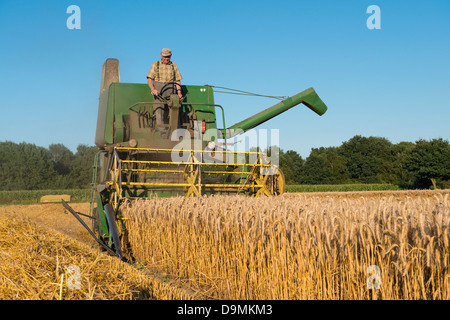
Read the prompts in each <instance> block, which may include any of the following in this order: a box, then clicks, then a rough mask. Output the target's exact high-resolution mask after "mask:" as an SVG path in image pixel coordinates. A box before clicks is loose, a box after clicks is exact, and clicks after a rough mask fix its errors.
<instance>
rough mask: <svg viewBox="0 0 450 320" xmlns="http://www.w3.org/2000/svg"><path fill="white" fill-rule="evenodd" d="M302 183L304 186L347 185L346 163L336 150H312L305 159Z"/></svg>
mask: <svg viewBox="0 0 450 320" xmlns="http://www.w3.org/2000/svg"><path fill="white" fill-rule="evenodd" d="M302 181H303V183H306V184H340V183H348V182H349V178H348V169H347V166H346V161H345V158H344V157H343V156H342V155H340V153H339V150H338V148H336V147H328V148H324V147H320V148H313V149H312V150H311V153H310V154H309V156H308V158H306V161H305V164H304V167H303V179H302Z"/></svg>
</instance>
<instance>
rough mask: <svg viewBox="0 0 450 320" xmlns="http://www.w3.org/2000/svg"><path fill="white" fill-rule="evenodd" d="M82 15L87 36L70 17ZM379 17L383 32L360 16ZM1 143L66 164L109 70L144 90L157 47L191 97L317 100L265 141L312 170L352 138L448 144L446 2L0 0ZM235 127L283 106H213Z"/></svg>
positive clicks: (85, 138) (241, 101)
mask: <svg viewBox="0 0 450 320" xmlns="http://www.w3.org/2000/svg"><path fill="white" fill-rule="evenodd" d="M72 4H74V5H78V6H79V7H80V10H81V29H80V30H70V29H68V28H67V26H66V20H67V18H68V17H69V16H70V14H67V13H66V9H67V7H68V6H70V5H72ZM373 4H374V5H378V6H379V8H380V11H381V29H378V30H376V29H375V30H369V29H368V28H367V26H366V21H367V19H368V18H369V16H370V14H368V13H366V9H367V7H368V6H370V5H373ZM0 41H1V45H0V70H1V71H0V74H1V76H0V88H1V89H0V90H1V91H0V92H1V94H0V108H1V117H0V141H6V140H7V141H14V142H22V141H24V142H29V143H34V144H36V145H39V146H43V147H48V145H50V144H52V143H62V144H64V145H65V146H67V147H68V148H70V149H71V150H72V151H76V147H77V145H79V144H87V145H94V138H95V129H96V121H97V108H98V93H99V88H100V73H101V67H102V64H103V62H104V61H105V59H107V58H117V59H119V62H120V72H121V81H122V82H131V83H145V82H146V78H145V76H146V74H147V72H148V69H149V68H150V65H151V63H152V62H153V61H155V60H157V59H159V53H160V51H161V49H162V48H163V47H168V48H171V49H172V50H173V57H172V60H173V61H175V62H176V63H177V64H178V66H179V68H180V70H181V74H182V76H183V80H182V82H183V83H184V84H195V85H203V84H210V85H215V86H223V87H230V88H234V89H240V90H245V91H250V92H256V93H261V94H267V95H280V96H292V95H294V94H296V93H298V92H301V91H303V90H305V89H307V88H309V87H313V88H314V89H315V90H316V92H317V93H318V94H319V96H320V97H321V98H322V100H323V101H324V102H325V103H326V104H327V106H328V111H327V113H325V114H324V115H323V116H321V117H320V116H318V115H316V114H315V113H313V112H312V111H310V110H309V109H308V108H306V107H305V106H303V105H300V106H297V107H295V108H293V109H291V110H289V111H287V112H285V113H283V114H282V115H280V116H279V117H277V118H274V119H272V120H270V121H268V122H266V123H265V124H263V125H261V126H260V127H258V128H265V129H280V146H281V148H282V149H284V150H289V149H290V150H295V151H297V152H298V153H300V155H302V156H303V157H304V158H305V157H306V156H308V154H309V152H310V150H311V148H318V147H321V146H323V147H328V146H339V145H340V144H341V143H342V142H344V141H347V140H348V139H350V138H351V137H353V136H354V135H357V134H358V135H363V136H378V137H385V138H387V139H388V140H390V141H391V142H392V143H398V142H401V141H411V142H414V141H416V140H418V139H421V138H422V139H427V140H428V139H433V138H438V137H442V138H444V139H447V140H448V139H449V136H450V135H449V133H450V125H449V123H450V59H449V57H450V1H446V0H442V1H437V0H434V1H433V0H431V1H399V0H397V1H392V0H390V1H384V0H371V1H364V0H353V1H351V0H347V1H324V0H316V1H312V0H311V1H299V0H297V1H265V0H259V1H242V0H241V1H234V0H227V1H177V0H174V1H169V2H164V1H148V0H147V1H139V0H137V1H112V0H108V1H105V0H95V1H92V0H90V1H82V0H70V1H65V0H52V1H50V0H40V1H31V0H29V1H21V0H11V1H9V0H0ZM215 99H216V103H218V104H221V105H222V106H223V107H224V108H225V118H226V124H227V126H230V125H232V124H234V123H236V122H238V121H240V120H242V119H244V118H246V117H248V116H250V115H253V114H255V113H257V112H259V111H261V110H263V109H265V108H267V107H269V106H271V105H273V104H275V103H276V102H277V101H276V100H273V99H268V98H255V97H245V96H235V95H226V94H219V93H217V94H216V96H215Z"/></svg>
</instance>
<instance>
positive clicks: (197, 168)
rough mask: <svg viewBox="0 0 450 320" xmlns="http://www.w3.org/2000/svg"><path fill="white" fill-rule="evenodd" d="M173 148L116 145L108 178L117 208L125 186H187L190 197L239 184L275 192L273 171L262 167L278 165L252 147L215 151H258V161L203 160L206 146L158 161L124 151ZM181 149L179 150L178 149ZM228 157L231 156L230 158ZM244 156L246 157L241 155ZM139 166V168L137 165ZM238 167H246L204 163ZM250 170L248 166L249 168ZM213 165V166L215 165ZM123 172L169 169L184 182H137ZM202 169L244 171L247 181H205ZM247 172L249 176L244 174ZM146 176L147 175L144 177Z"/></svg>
mask: <svg viewBox="0 0 450 320" xmlns="http://www.w3.org/2000/svg"><path fill="white" fill-rule="evenodd" d="M173 151H174V150H172V149H158V148H129V147H115V148H114V152H113V157H112V162H111V163H110V167H109V168H110V169H109V173H110V180H109V181H107V182H106V185H107V187H109V188H110V189H111V191H112V192H111V199H110V202H111V203H112V205H113V208H114V209H116V208H117V206H118V205H119V203H120V200H121V198H122V194H123V187H141V188H145V187H178V188H181V187H183V189H184V195H185V196H186V197H189V196H195V195H201V194H202V189H203V188H216V189H220V188H224V189H225V188H236V190H237V192H241V191H245V190H247V191H250V193H252V194H253V195H255V196H259V195H262V194H266V195H271V194H272V193H273V190H272V187H271V186H270V184H268V179H269V174H264V173H262V168H277V167H276V166H274V165H272V164H271V163H270V162H269V161H268V160H267V158H266V156H265V154H264V153H262V152H256V151H255V152H252V151H248V152H245V151H229V150H214V151H213V152H216V153H222V154H224V155H227V154H234V155H236V154H240V155H257V161H256V162H255V163H242V162H201V161H199V159H198V158H197V157H198V156H199V155H202V154H203V153H205V152H211V151H205V150H180V151H183V152H184V153H185V154H186V153H187V152H188V153H189V158H188V160H187V161H158V160H131V159H121V158H120V155H119V154H121V153H123V152H127V154H130V153H131V152H133V153H140V154H142V153H151V154H158V153H171V152H173ZM175 151H178V150H175ZM227 159H228V158H227ZM241 160H242V159H241ZM130 165H135V167H134V168H131V167H130ZM136 166H138V167H139V168H136ZM158 166H179V167H180V168H179V169H171V168H158ZM210 166H211V167H218V168H219V167H225V166H228V167H234V168H239V167H241V168H242V171H220V170H204V171H202V168H203V167H207V168H209V167H210ZM244 167H246V168H248V169H250V170H247V171H246V170H245V168H244ZM211 169H212V168H211ZM123 173H136V174H139V173H167V174H183V182H182V183H181V182H146V181H142V182H136V181H122V174H123ZM202 173H204V174H214V175H242V177H243V179H245V182H244V183H235V184H233V183H203V182H202ZM244 176H245V177H246V178H244ZM144 180H145V179H144Z"/></svg>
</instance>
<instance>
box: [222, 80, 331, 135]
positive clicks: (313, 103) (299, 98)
mask: <svg viewBox="0 0 450 320" xmlns="http://www.w3.org/2000/svg"><path fill="white" fill-rule="evenodd" d="M300 103H303V104H304V105H305V106H307V107H308V108H310V109H311V110H312V111H314V112H315V113H317V114H318V115H319V116H321V115H323V114H324V113H325V112H326V111H327V106H326V105H325V103H324V102H323V101H322V100H321V99H320V98H319V96H318V95H317V93H316V91H315V90H314V89H313V88H309V89H306V90H304V91H302V92H300V93H297V94H296V95H294V96H292V97H288V98H286V99H285V100H283V101H281V102H279V103H277V104H275V105H273V106H272V107H270V108H267V109H266V110H263V111H261V112H259V113H257V114H255V115H253V116H251V117H248V118H247V119H245V120H242V121H240V122H238V123H236V124H234V125H232V126H231V127H229V128H227V129H226V130H223V129H222V130H220V132H221V134H222V137H225V136H226V138H227V139H228V138H231V137H234V136H236V135H238V134H241V133H244V132H245V131H247V130H250V129H252V128H254V127H256V126H258V125H260V124H262V123H264V122H266V121H267V120H270V119H272V118H273V117H276V116H277V115H279V114H280V113H283V112H285V111H287V110H289V109H291V108H293V107H295V106H296V105H298V104H300Z"/></svg>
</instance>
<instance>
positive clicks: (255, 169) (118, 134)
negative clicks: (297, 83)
mask: <svg viewBox="0 0 450 320" xmlns="http://www.w3.org/2000/svg"><path fill="white" fill-rule="evenodd" d="M168 85H169V86H170V85H173V84H168ZM181 87H182V95H183V99H181V100H180V99H179V97H178V96H177V95H171V96H170V97H169V98H168V99H164V98H163V97H161V96H159V97H155V96H153V95H152V93H151V91H150V89H149V87H148V85H147V84H135V83H122V82H120V74H119V61H118V60H117V59H107V60H106V61H105V63H104V64H103V68H102V77H101V86H100V98H99V106H98V117H97V130H96V135H95V144H96V145H97V147H98V148H99V152H98V154H97V156H96V158H95V160H94V174H93V190H92V199H91V209H90V214H89V217H90V218H91V219H92V221H93V224H92V229H93V230H89V228H88V230H89V231H90V232H91V234H92V233H93V234H95V236H94V237H95V238H96V240H97V241H98V242H99V243H101V244H103V245H104V246H105V247H106V248H108V250H109V251H115V253H116V254H117V255H118V256H121V251H120V245H119V243H120V242H119V238H120V237H121V226H120V225H121V223H120V221H121V215H120V205H121V204H122V203H123V201H124V200H125V199H143V198H151V197H155V196H158V197H168V196H177V195H178V196H186V197H189V196H199V195H203V194H247V195H253V196H262V195H265V196H272V195H281V194H282V193H283V192H284V191H285V180H284V176H283V173H282V172H281V170H280V169H279V168H278V166H277V164H276V163H273V162H274V161H271V157H268V156H267V155H266V154H265V153H264V152H260V151H232V150H229V148H228V142H227V139H231V138H233V137H234V136H236V135H239V134H242V133H244V132H246V131H248V130H250V129H252V128H254V127H256V126H258V125H260V124H262V123H264V122H266V121H267V120H269V119H271V118H273V117H275V116H277V115H279V114H281V113H282V112H285V111H287V110H289V109H290V108H292V107H294V106H296V105H299V104H304V105H305V106H307V107H308V108H310V109H311V110H312V111H314V112H315V113H317V114H318V115H322V114H324V113H325V112H326V110H327V106H326V105H325V103H324V102H323V101H322V100H321V99H320V98H319V96H318V95H317V93H316V92H315V91H314V89H313V88H309V89H306V90H304V91H302V92H300V93H298V94H296V95H294V96H292V97H288V98H285V99H282V101H280V102H279V103H277V104H275V105H273V106H271V107H270V108H267V109H265V110H263V111H261V112H259V113H257V114H255V115H253V116H251V117H249V118H247V119H245V120H243V121H240V122H238V123H236V124H234V125H232V126H230V127H228V128H227V127H226V126H225V114H224V108H223V107H222V106H220V105H218V104H215V102H214V91H213V86H209V85H203V86H200V85H182V86H181ZM163 90H164V88H163ZM161 104H163V105H165V106H166V108H165V109H166V110H168V112H167V113H168V114H167V115H166V117H165V119H164V123H162V124H161V123H157V121H156V115H155V105H161ZM217 112H220V113H221V114H220V115H221V118H222V123H220V124H219V123H217V121H216V120H217V118H218V117H216V114H217ZM219 118H220V116H219ZM219 126H221V127H219ZM64 205H65V207H66V208H67V209H68V210H69V212H71V213H72V214H74V215H75V216H77V215H78V213H77V212H75V211H73V210H72V209H70V207H69V206H68V205H67V204H64ZM77 219H79V216H78V217H77ZM79 220H80V219H79ZM80 222H81V221H80ZM85 227H87V226H86V225H85Z"/></svg>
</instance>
